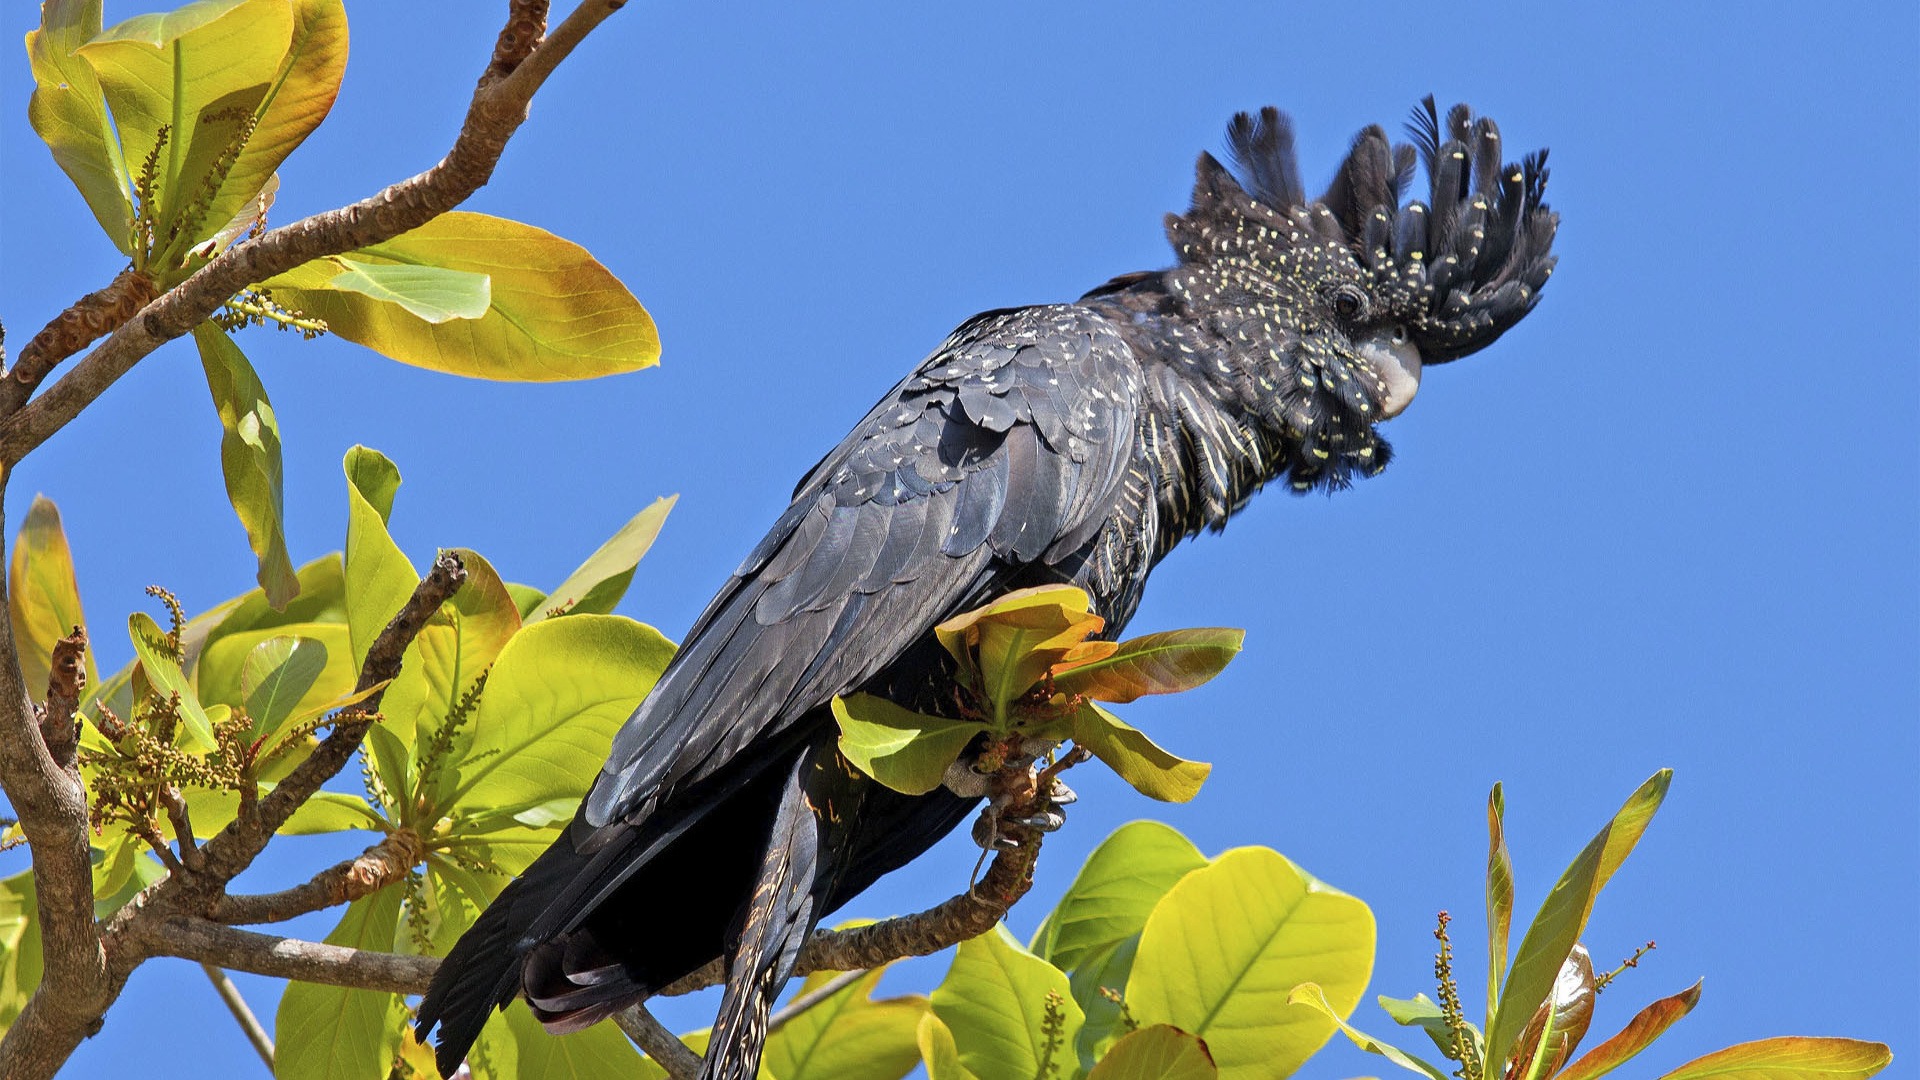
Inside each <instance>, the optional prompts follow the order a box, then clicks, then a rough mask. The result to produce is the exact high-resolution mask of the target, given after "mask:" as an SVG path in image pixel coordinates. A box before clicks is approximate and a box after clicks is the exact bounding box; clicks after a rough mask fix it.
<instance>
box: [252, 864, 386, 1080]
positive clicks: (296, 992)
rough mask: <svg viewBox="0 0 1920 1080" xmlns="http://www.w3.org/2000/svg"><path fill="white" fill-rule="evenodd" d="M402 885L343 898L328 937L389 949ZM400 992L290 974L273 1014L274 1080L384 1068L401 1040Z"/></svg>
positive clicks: (362, 1079)
mask: <svg viewBox="0 0 1920 1080" xmlns="http://www.w3.org/2000/svg"><path fill="white" fill-rule="evenodd" d="M405 895H406V890H405V889H400V888H395V887H394V886H391V885H389V886H387V887H386V888H384V889H381V890H380V891H379V892H376V893H374V894H373V895H371V896H363V897H361V898H360V899H358V900H355V901H354V902H353V903H351V904H348V905H347V911H346V914H344V915H342V916H341V917H340V924H339V925H338V926H336V927H334V930H333V933H331V934H328V935H327V944H329V945H345V946H347V947H349V948H354V949H368V950H372V951H376V952H392V951H393V944H394V937H395V931H396V929H397V927H398V925H399V920H400V901H401V899H402V898H403V897H404V896H405ZM399 1003H400V996H399V995H398V994H387V993H379V992H376V991H373V990H350V989H348V988H346V987H343V986H320V985H318V984H315V983H304V982H290V983H288V984H287V990H286V993H284V994H282V995H281V996H280V1009H279V1011H278V1012H277V1013H276V1014H275V1016H274V1025H273V1032H274V1043H275V1047H274V1049H275V1052H274V1055H273V1059H274V1070H273V1074H274V1076H276V1077H278V1078H279V1080H367V1078H369V1077H375V1076H385V1075H386V1074H387V1070H388V1068H389V1067H390V1066H391V1065H392V1064H393V1057H394V1053H395V1051H396V1050H398V1049H399V1045H400V1024H399V1023H397V1022H395V1020H396V1018H395V1015H394V1014H395V1013H396V1012H397V1011H398V1008H399Z"/></svg>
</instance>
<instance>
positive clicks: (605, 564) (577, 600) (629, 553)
mask: <svg viewBox="0 0 1920 1080" xmlns="http://www.w3.org/2000/svg"><path fill="white" fill-rule="evenodd" d="M679 499H680V496H678V495H669V496H667V497H666V498H664V499H655V500H654V501H653V505H651V506H649V507H647V508H646V509H645V510H642V511H640V512H639V513H638V514H635V515H634V516H633V520H631V521H629V522H627V523H626V524H625V525H623V526H621V527H620V531H619V532H617V533H614V534H613V537H612V539H610V540H608V541H607V542H606V543H604V544H601V545H600V549H599V550H598V551H595V552H594V553H593V554H592V555H589V556H587V561H586V562H583V563H581V564H580V567H579V569H577V570H575V571H574V572H573V573H571V574H568V575H567V579H566V580H565V581H562V582H561V583H560V584H559V585H557V586H555V587H554V590H553V591H552V592H550V593H547V594H545V595H543V596H541V597H540V598H539V599H538V600H536V601H534V603H533V607H532V608H531V610H530V613H531V616H532V617H531V618H529V619H528V620H527V621H528V622H539V621H540V620H541V619H544V618H546V617H547V611H548V610H550V609H552V608H556V607H561V606H565V607H566V609H567V614H569V615H583V614H601V615H607V614H611V613H612V612H613V606H614V605H615V604H617V603H619V602H620V598H621V597H622V596H624V595H626V592H627V585H628V584H630V583H631V582H632V581H633V570H634V567H636V566H638V565H639V564H640V559H641V558H642V557H643V556H645V555H646V553H647V549H648V548H651V547H652V546H653V541H654V538H656V537H658V536H659V535H660V527H661V526H662V525H664V524H666V521H667V512H668V511H670V510H672V509H673V504H674V503H675V502H678V501H679ZM528 591H529V592H531V591H532V590H528ZM549 598H551V603H549V602H548V600H549Z"/></svg>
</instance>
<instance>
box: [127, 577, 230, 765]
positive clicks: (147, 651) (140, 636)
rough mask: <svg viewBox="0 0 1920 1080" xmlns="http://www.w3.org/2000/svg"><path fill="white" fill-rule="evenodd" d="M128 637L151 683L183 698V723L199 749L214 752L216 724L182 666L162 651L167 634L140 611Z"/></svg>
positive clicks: (130, 622)
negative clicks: (208, 714) (208, 717)
mask: <svg viewBox="0 0 1920 1080" xmlns="http://www.w3.org/2000/svg"><path fill="white" fill-rule="evenodd" d="M127 636H128V637H130V638H132V639H133V652H134V655H135V656H137V657H139V659H140V668H141V670H142V671H145V672H146V674H147V681H148V682H149V683H151V684H152V685H153V688H154V689H155V690H157V691H159V692H160V693H161V694H163V695H165V694H178V695H180V720H181V722H182V723H184V724H185V725H186V729H187V734H188V735H190V736H191V737H192V738H193V741H194V743H195V744H196V746H197V748H198V749H200V750H212V749H213V748H214V742H213V724H212V723H211V722H210V721H209V720H208V719H207V712H206V710H205V709H203V708H201V707H200V698H199V697H198V695H196V694H195V693H194V692H193V687H192V685H190V684H189V683H188V682H187V677H186V675H185V674H184V673H182V672H181V670H180V665H179V664H178V663H177V662H176V661H175V660H174V659H173V657H171V656H168V655H166V654H165V653H162V652H161V651H160V647H161V645H162V643H164V642H165V640H166V637H167V634H166V631H164V630H162V629H160V624H159V623H156V622H154V621H153V616H151V615H148V614H147V613H146V612H144V611H136V612H134V613H133V614H132V615H130V616H128V617H127Z"/></svg>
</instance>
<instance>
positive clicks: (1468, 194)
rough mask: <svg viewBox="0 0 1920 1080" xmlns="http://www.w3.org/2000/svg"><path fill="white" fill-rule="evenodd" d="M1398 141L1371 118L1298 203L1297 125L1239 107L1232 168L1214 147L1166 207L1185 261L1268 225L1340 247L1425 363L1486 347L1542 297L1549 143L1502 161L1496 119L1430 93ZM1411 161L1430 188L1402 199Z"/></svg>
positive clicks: (1232, 130)
mask: <svg viewBox="0 0 1920 1080" xmlns="http://www.w3.org/2000/svg"><path fill="white" fill-rule="evenodd" d="M1407 134H1408V136H1409V138H1410V139H1411V140H1412V142H1411V144H1408V143H1401V144H1398V145H1394V144H1392V143H1390V142H1389V141H1388V137H1387V133H1386V132H1385V131H1384V130H1382V129H1381V128H1380V127H1379V126H1378V125H1375V126H1371V127H1368V128H1365V129H1364V130H1362V131H1361V132H1360V133H1359V134H1358V135H1356V136H1355V137H1354V140H1353V143H1352V146H1351V147H1350V148H1349V150H1348V152H1347V156H1346V158H1345V159H1344V160H1343V161H1342V162H1341V164H1340V167H1339V169H1338V170H1337V171H1336V172H1335V174H1334V178H1333V182H1332V183H1331V184H1329V185H1328V187H1327V189H1326V191H1325V193H1323V194H1322V195H1321V196H1320V197H1319V198H1318V199H1313V200H1311V201H1310V200H1308V199H1307V197H1306V195H1305V190H1306V189H1305V187H1304V185H1303V184H1302V183H1301V180H1300V168H1299V164H1298V162H1297V160H1296V158H1295V155H1294V140H1293V125H1292V122H1291V121H1290V120H1288V118H1287V116H1286V114H1285V113H1282V112H1280V111H1279V110H1278V109H1275V108H1272V107H1271V106H1269V107H1268V108H1265V109H1262V110H1260V112H1259V114H1258V115H1257V116H1256V115H1253V114H1249V113H1241V114H1239V115H1237V116H1235V117H1234V118H1233V120H1232V122H1231V123H1229V124H1228V125H1227V148H1228V153H1229V156H1230V158H1231V159H1232V160H1233V162H1234V164H1235V166H1236V167H1237V168H1238V171H1239V174H1240V175H1239V176H1238V177H1236V176H1235V175H1234V174H1233V173H1232V172H1230V171H1229V170H1228V169H1227V168H1226V167H1225V166H1223V165H1221V164H1220V162H1219V161H1218V160H1217V159H1215V158H1214V157H1213V155H1211V154H1204V153H1203V154H1201V155H1200V161H1199V164H1198V166H1197V168H1196V174H1197V175H1196V178H1195V183H1194V193H1193V206H1192V208H1191V209H1189V210H1188V211H1187V213H1186V214H1184V215H1170V216H1169V218H1168V223H1167V224H1168V233H1169V236H1170V238H1171V239H1172V240H1173V242H1174V246H1175V248H1176V250H1178V251H1180V253H1181V258H1182V261H1183V262H1185V261H1192V260H1193V259H1195V258H1204V257H1206V254H1204V253H1203V249H1206V248H1211V247H1215V246H1217V245H1218V244H1220V243H1221V242H1223V240H1224V238H1227V237H1231V236H1234V235H1236V234H1239V233H1241V232H1242V229H1241V226H1242V225H1244V224H1245V223H1247V222H1253V223H1255V224H1258V225H1262V226H1266V227H1267V229H1268V230H1270V231H1269V232H1267V233H1264V234H1262V235H1264V236H1267V237H1270V238H1271V239H1272V240H1273V241H1274V242H1276V243H1277V244H1281V245H1285V244H1287V243H1337V244H1343V245H1345V247H1346V248H1347V249H1348V251H1349V252H1350V253H1351V255H1352V256H1353V258H1354V260H1355V261H1356V263H1357V264H1358V265H1359V267H1360V269H1361V270H1362V272H1364V273H1365V274H1366V275H1367V276H1368V277H1369V278H1371V284H1372V287H1373V289H1374V290H1375V292H1376V294H1377V295H1378V296H1379V298H1380V299H1381V300H1382V301H1384V304H1385V307H1386V308H1387V309H1389V310H1392V311H1394V312H1395V313H1396V314H1397V315H1398V316H1399V317H1400V318H1403V319H1404V320H1405V321H1406V323H1407V327H1408V330H1409V331H1410V332H1411V333H1412V334H1413V336H1414V339H1415V341H1416V343H1417V344H1418V345H1419V346H1420V352H1421V355H1422V358H1423V359H1424V360H1425V362H1426V363H1429V364H1435V363H1443V362H1445V361H1448V360H1454V359H1457V358H1459V357H1462V356H1465V355H1467V354H1468V353H1472V352H1475V351H1477V350H1479V349H1482V348H1485V347H1486V346H1488V345H1490V344H1492V343H1493V341H1494V340H1495V339H1496V338H1498V337H1499V336H1500V335H1501V334H1503V333H1505V332H1506V331H1507V330H1508V329H1509V328H1510V327H1512V326H1513V325H1514V324H1515V323H1517V322H1519V321H1520V319H1521V317H1523V316H1524V315H1526V313H1527V312H1529V311H1531V310H1533V307H1534V305H1535V304H1537V303H1539V300H1540V289H1541V286H1543V285H1545V284H1546V280H1547V278H1548V276H1550V275H1551V274H1552V273H1553V266H1554V261H1555V260H1554V256H1553V254H1552V250H1551V249H1552V246H1553V237H1554V231H1555V229H1556V228H1557V226H1558V224H1559V216H1558V215H1557V214H1555V213H1553V211H1552V210H1551V209H1549V208H1548V206H1547V204H1546V202H1545V201H1544V195H1545V191H1546V184H1547V164H1546V162H1547V152H1546V151H1545V150H1540V151H1537V152H1535V153H1532V154H1529V155H1527V156H1526V157H1524V158H1522V159H1521V161H1520V162H1519V163H1518V164H1514V163H1510V162H1507V163H1503V162H1502V160H1501V142H1500V129H1499V127H1498V125H1496V124H1495V123H1494V122H1493V121H1492V119H1490V118H1488V117H1484V116H1483V117H1478V118H1476V117H1475V116H1474V115H1473V110H1472V109H1470V108H1468V107H1467V106H1465V105H1455V106H1454V107H1453V108H1452V109H1449V110H1448V111H1447V115H1446V118H1445V122H1444V123H1443V122H1442V119H1441V116H1440V113H1439V111H1438V109H1437V108H1436V107H1435V106H1434V101H1433V98H1432V97H1431V96H1429V97H1427V98H1426V99H1425V100H1423V101H1422V102H1421V103H1420V105H1418V106H1416V107H1415V108H1414V110H1413V115H1412V118H1411V119H1410V120H1409V122H1408V124H1407ZM1416 164H1418V165H1421V166H1424V168H1425V171H1426V174H1427V180H1428V185H1427V197H1426V198H1425V199H1415V200H1412V201H1410V202H1409V201H1405V200H1406V195H1407V191H1408V189H1409V188H1410V187H1411V186H1412V181H1413V177H1414V172H1415V168H1416Z"/></svg>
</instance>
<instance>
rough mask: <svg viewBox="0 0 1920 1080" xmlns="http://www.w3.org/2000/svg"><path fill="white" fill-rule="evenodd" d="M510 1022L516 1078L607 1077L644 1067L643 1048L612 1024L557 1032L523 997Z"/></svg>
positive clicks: (509, 1010)
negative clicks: (535, 1015) (535, 1014)
mask: <svg viewBox="0 0 1920 1080" xmlns="http://www.w3.org/2000/svg"><path fill="white" fill-rule="evenodd" d="M506 1022H507V1031H508V1032H509V1033H510V1034H511V1035H512V1038H513V1041H514V1044H515V1047H516V1049H517V1051H518V1052H517V1053H516V1055H515V1059H516V1061H517V1063H518V1067H517V1068H516V1069H515V1070H514V1072H513V1075H514V1076H515V1077H516V1080H607V1078H610V1077H617V1076H632V1075H634V1074H635V1073H636V1072H638V1071H639V1070H640V1065H641V1057H640V1052H639V1051H638V1050H635V1049H634V1048H633V1044H632V1043H630V1042H628V1041H627V1037H626V1036H625V1035H622V1034H621V1033H620V1029H619V1028H617V1027H615V1026H614V1025H612V1024H595V1025H594V1026H592V1027H590V1028H588V1029H586V1030H585V1031H576V1032H574V1033H572V1034H571V1035H554V1034H551V1033H549V1032H548V1031H547V1029H546V1028H544V1027H541V1026H540V1021H538V1020H535V1019H534V1018H533V1013H532V1012H531V1011H530V1010H529V1009H528V1008H527V1006H526V1003H525V1002H522V1001H516V1002H514V1003H513V1004H512V1005H510V1006H508V1007H507V1012H506Z"/></svg>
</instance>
